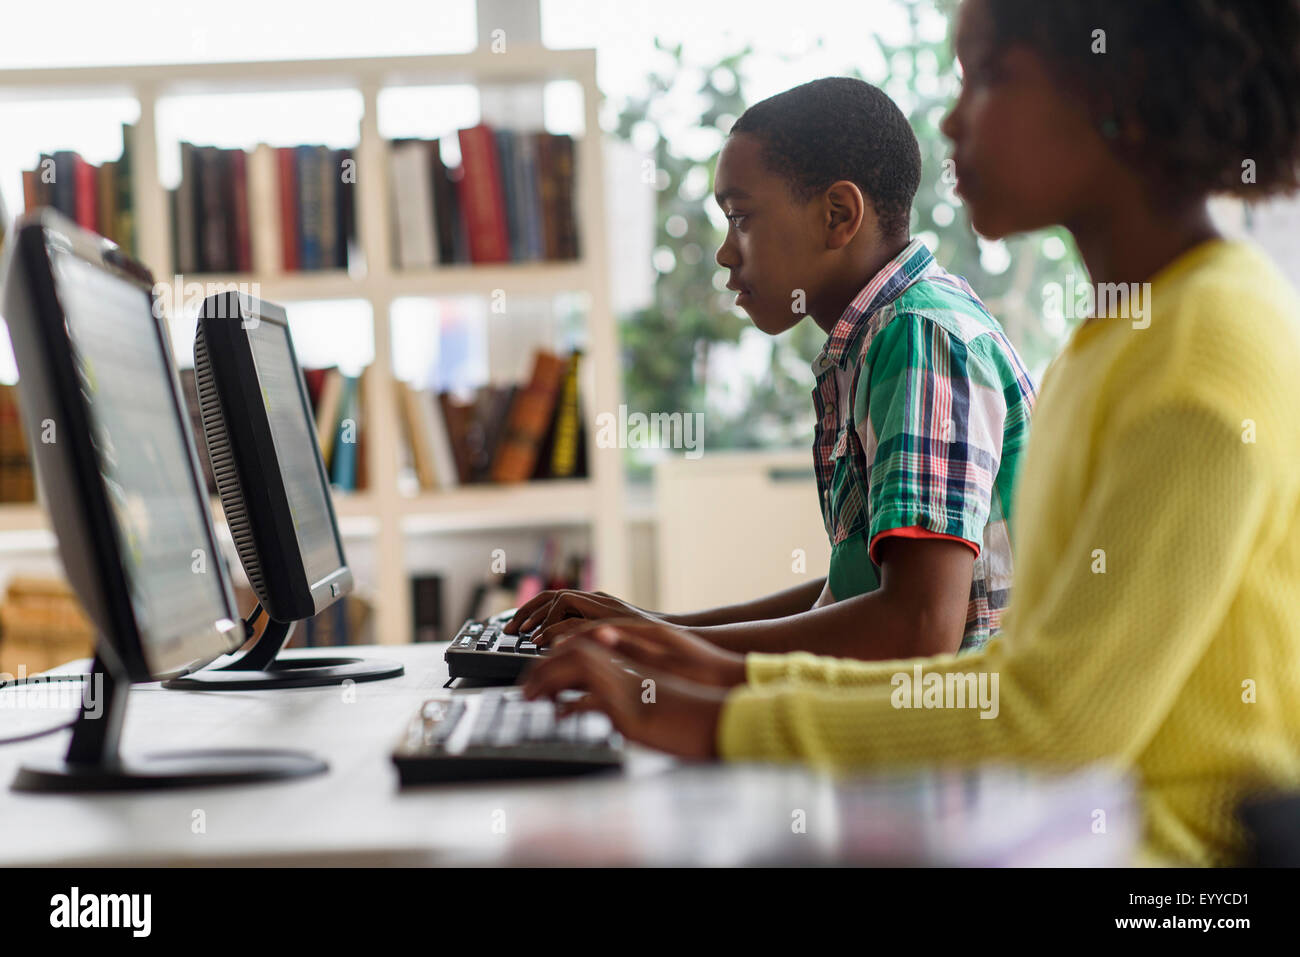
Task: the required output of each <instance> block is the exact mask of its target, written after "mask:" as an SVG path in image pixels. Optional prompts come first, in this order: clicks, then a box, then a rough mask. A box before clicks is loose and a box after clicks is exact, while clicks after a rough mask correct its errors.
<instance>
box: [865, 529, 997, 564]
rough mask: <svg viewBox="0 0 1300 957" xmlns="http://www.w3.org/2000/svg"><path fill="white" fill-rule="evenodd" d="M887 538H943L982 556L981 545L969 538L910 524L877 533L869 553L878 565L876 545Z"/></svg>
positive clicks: (868, 548)
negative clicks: (960, 544)
mask: <svg viewBox="0 0 1300 957" xmlns="http://www.w3.org/2000/svg"><path fill="white" fill-rule="evenodd" d="M886 538H942V539H947V540H948V541H950V542H961V543H962V544H963V545H965V546H967V547H968V548H970V549H971V550H972V551H974V552H975V557H976V558H979V557H980V547H979V546H978V545H976V544H975V543H974V542H972V541H970V540H969V539H965V538H962V537H961V536H960V535H945V534H944V533H943V532H932V531H930V530H929V529H928V528H922V527H921V526H920V525H908V526H906V527H904V528H887V529H885V530H884V531H883V532H880V533H879V534H877V535H876V537H875V538H873V539H872V540H871V544H870V545H868V546H867V553H868V554H869V555H870V556H871V560H872V561H873V562H875V563H876V564H877V565H879V564H880V562H879V560H878V559H877V558H876V546H877V545H878V544H879V543H880V542H881V541H883V540H884V539H886Z"/></svg>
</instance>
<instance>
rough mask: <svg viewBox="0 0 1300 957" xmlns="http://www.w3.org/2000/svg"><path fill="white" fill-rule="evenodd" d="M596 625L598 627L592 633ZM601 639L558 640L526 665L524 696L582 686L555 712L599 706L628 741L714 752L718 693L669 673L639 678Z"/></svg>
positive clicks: (697, 754) (696, 753) (688, 753)
mask: <svg viewBox="0 0 1300 957" xmlns="http://www.w3.org/2000/svg"><path fill="white" fill-rule="evenodd" d="M602 630H604V626H602V627H601V628H598V629H596V633H598V632H600V631H602ZM593 634H594V633H593ZM604 640H605V639H603V638H602V639H600V640H593V638H590V637H588V636H586V635H578V636H574V637H572V638H570V639H569V640H567V641H565V642H563V643H562V644H561V645H560V646H559V647H558V648H557V649H556V650H555V652H554V653H553V654H551V655H550V656H548V657H546V658H543V659H541V660H540V661H538V662H537V663H536V664H535V665H533V667H532V668H531V669H530V670H529V672H528V676H527V678H526V680H525V681H524V686H523V692H524V697H525V698H530V699H532V698H555V697H556V696H557V695H558V694H559V693H560V692H561V691H565V690H568V689H575V690H578V691H585V692H586V694H584V695H583V696H582V697H581V698H579V699H577V700H575V701H571V702H566V703H565V704H562V705H561V706H560V708H561V711H562V712H563V713H569V712H574V711H602V712H604V713H605V714H607V715H609V719H610V721H611V722H613V725H614V727H615V728H616V729H617V730H618V731H619V733H620V734H622V735H623V736H624V737H626V738H627V739H628V740H630V741H636V742H638V743H640V744H644V745H647V746H649V747H652V748H657V749H658V750H660V751H667V752H669V753H670V754H676V755H680V756H682V757H686V758H697V759H708V758H715V757H717V734H718V721H719V719H720V717H721V714H722V703H723V699H724V695H722V694H721V693H720V692H719V691H717V690H716V689H711V688H704V687H701V686H699V685H692V684H691V683H689V682H684V681H680V680H675V679H673V678H672V677H671V676H656V677H643V676H642V675H639V674H635V673H633V672H631V671H628V670H627V669H626V668H625V667H624V666H623V663H622V662H620V661H618V660H617V659H615V658H614V657H612V656H611V655H610V652H609V649H608V647H607V646H605V645H603V644H602V643H601V642H602V641H604Z"/></svg>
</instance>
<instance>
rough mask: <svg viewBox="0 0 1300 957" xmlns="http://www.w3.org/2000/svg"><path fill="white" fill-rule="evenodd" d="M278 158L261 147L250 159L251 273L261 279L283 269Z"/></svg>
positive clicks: (265, 147) (270, 149)
mask: <svg viewBox="0 0 1300 957" xmlns="http://www.w3.org/2000/svg"><path fill="white" fill-rule="evenodd" d="M277 166H278V157H277V155H276V152H275V150H274V149H272V148H271V147H270V146H267V145H266V144H265V143H259V144H258V146H257V148H256V149H254V150H253V152H252V155H251V156H249V158H248V213H249V243H250V245H251V247H252V267H251V268H252V270H253V272H255V273H257V274H258V275H259V276H273V275H275V274H276V273H278V272H280V271H281V270H282V269H283V268H284V248H283V245H282V243H281V239H280V216H281V208H280V196H279V190H278V184H277V176H278V172H279V171H278V169H277Z"/></svg>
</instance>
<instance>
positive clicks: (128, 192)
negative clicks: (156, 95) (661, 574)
mask: <svg viewBox="0 0 1300 957" xmlns="http://www.w3.org/2000/svg"><path fill="white" fill-rule="evenodd" d="M134 140H135V127H134V126H132V125H131V124H129V123H123V124H122V155H121V156H120V157H119V158H118V159H116V160H110V161H109V162H106V163H103V164H101V165H99V166H96V165H95V164H93V163H88V162H87V161H86V160H85V159H83V158H82V157H81V155H80V154H79V153H76V152H73V151H72V150H58V151H56V152H54V153H42V154H41V157H40V162H39V163H37V166H36V169H34V170H24V171H23V204H24V206H25V207H26V209H27V210H28V211H29V212H30V211H31V210H34V209H36V208H37V207H40V206H50V207H53V208H54V209H57V210H58V211H59V212H61V213H63V215H65V216H67V217H68V218H69V219H71V220H74V221H75V222H76V223H77V224H78V225H79V226H84V227H85V228H86V229H89V230H92V231H93V232H97V233H99V234H100V235H101V236H107V237H108V238H109V239H111V240H113V242H115V243H117V244H118V245H119V246H121V247H122V248H123V249H125V250H126V251H127V252H130V253H134V251H135V216H134V204H133V203H132V188H131V152H132V148H133V143H134Z"/></svg>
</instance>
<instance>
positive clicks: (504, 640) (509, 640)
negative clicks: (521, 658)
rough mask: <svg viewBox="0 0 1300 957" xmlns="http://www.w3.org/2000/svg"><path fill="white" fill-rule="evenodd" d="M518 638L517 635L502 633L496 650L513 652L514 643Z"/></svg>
mask: <svg viewBox="0 0 1300 957" xmlns="http://www.w3.org/2000/svg"><path fill="white" fill-rule="evenodd" d="M518 640H519V636H518V635H502V636H501V639H500V640H499V641H498V642H497V651H509V652H513V651H514V650H515V643H516V642H517V641H518Z"/></svg>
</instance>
